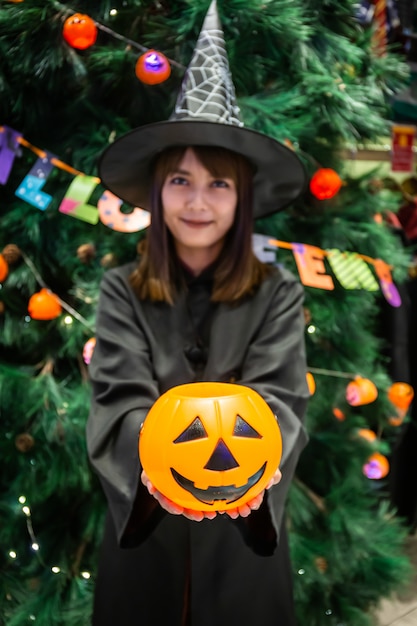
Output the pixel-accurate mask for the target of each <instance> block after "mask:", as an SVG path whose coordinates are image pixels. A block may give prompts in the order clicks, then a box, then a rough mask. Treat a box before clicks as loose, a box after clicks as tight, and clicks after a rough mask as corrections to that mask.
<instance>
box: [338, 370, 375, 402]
mask: <svg viewBox="0 0 417 626" xmlns="http://www.w3.org/2000/svg"><path fill="white" fill-rule="evenodd" d="M377 397H378V390H377V388H376V386H375V385H374V383H373V382H372V381H371V380H368V378H361V377H359V376H358V377H357V378H355V380H353V381H352V382H351V383H349V384H348V386H347V387H346V400H347V401H348V403H349V404H350V405H351V406H361V405H363V404H370V403H371V402H373V401H374V400H376V399H377Z"/></svg>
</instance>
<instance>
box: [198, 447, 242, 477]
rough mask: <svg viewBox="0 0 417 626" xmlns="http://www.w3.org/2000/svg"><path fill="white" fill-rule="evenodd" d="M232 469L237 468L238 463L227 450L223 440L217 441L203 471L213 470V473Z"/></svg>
mask: <svg viewBox="0 0 417 626" xmlns="http://www.w3.org/2000/svg"><path fill="white" fill-rule="evenodd" d="M234 467H239V463H238V462H237V461H236V459H235V457H234V456H233V454H232V453H231V452H230V450H229V448H228V447H227V446H226V444H225V443H224V441H223V439H219V441H218V442H217V445H216V447H215V449H214V452H213V454H212V455H211V457H210V458H209V460H208V461H207V464H206V465H205V466H204V469H208V470H213V471H215V472H224V471H226V470H229V469H233V468H234Z"/></svg>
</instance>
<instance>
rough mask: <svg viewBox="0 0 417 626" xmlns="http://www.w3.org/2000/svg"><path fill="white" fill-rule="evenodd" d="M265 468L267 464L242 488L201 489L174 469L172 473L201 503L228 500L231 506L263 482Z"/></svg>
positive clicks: (227, 502) (230, 486) (227, 486)
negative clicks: (258, 483)
mask: <svg viewBox="0 0 417 626" xmlns="http://www.w3.org/2000/svg"><path fill="white" fill-rule="evenodd" d="M265 468H266V463H264V464H263V466H262V467H261V468H260V469H259V470H258V471H257V472H255V474H253V475H252V476H250V477H249V479H248V482H247V483H245V484H244V485H242V486H241V487H236V486H235V485H224V486H220V487H208V488H207V489H199V488H198V487H196V486H195V484H194V483H193V482H192V481H191V480H189V479H188V478H185V477H184V476H181V474H179V473H178V472H177V471H175V470H174V469H173V468H172V467H171V473H172V476H173V477H174V480H175V481H176V482H177V483H178V484H179V486H180V487H182V488H183V489H185V490H186V491H188V492H189V493H191V494H192V495H193V496H194V497H195V498H197V500H199V501H200V502H203V503H204V504H214V503H215V502H217V501H218V500H226V504H230V503H231V502H236V500H239V498H242V497H243V496H244V495H245V493H247V492H248V491H249V489H250V488H251V487H253V486H254V485H256V483H257V482H259V481H260V480H261V478H262V476H263V475H264V472H265Z"/></svg>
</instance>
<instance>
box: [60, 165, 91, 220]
mask: <svg viewBox="0 0 417 626" xmlns="http://www.w3.org/2000/svg"><path fill="white" fill-rule="evenodd" d="M99 182H100V179H99V178H97V177H96V176H86V175H85V174H80V175H79V176H76V177H75V178H74V180H73V181H72V183H71V185H70V186H69V187H68V189H67V193H66V194H65V197H64V199H63V200H62V202H61V204H60V207H59V209H58V210H59V211H60V213H65V214H66V215H70V216H71V217H76V218H77V219H79V220H82V221H83V222H88V223H89V224H97V222H98V209H97V207H95V206H93V205H92V204H88V202H87V201H88V199H89V198H90V196H91V194H92V193H93V191H94V189H95V188H96V187H97V185H98V184H99Z"/></svg>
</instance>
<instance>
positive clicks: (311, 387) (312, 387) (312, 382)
mask: <svg viewBox="0 0 417 626" xmlns="http://www.w3.org/2000/svg"><path fill="white" fill-rule="evenodd" d="M306 378H307V385H308V390H309V392H310V396H312V395H314V393H315V391H316V381H315V380H314V376H313V374H312V373H311V372H307V374H306Z"/></svg>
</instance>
